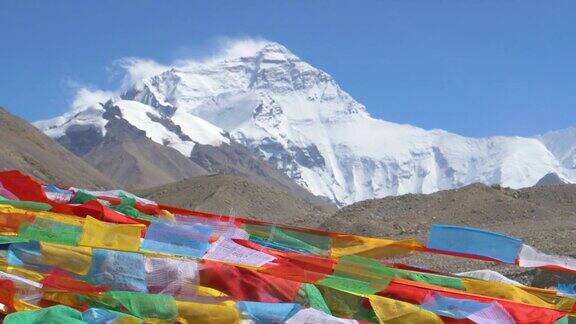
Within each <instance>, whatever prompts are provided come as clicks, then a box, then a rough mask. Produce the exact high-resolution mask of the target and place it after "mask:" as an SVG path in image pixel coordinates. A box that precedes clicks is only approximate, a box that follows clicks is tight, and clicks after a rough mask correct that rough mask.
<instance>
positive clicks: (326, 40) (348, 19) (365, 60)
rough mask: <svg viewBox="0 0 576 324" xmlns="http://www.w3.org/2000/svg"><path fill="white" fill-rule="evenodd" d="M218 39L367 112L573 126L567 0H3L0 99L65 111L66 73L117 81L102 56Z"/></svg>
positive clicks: (192, 52) (574, 52)
mask: <svg viewBox="0 0 576 324" xmlns="http://www.w3.org/2000/svg"><path fill="white" fill-rule="evenodd" d="M220 37H231V38H234V37H262V38H265V39H268V40H273V41H277V42H279V43H282V44H284V45H285V46H286V47H288V48H289V49H291V50H292V51H293V52H294V53H296V54H297V55H299V56H300V57H302V58H303V59H304V60H306V61H308V62H309V63H311V64H312V65H314V66H317V67H319V68H321V69H323V70H325V71H327V72H328V73H330V74H331V75H333V76H334V77H335V78H336V79H337V80H338V81H339V83H340V84H341V85H342V86H343V88H344V89H345V90H347V91H348V92H349V93H350V94H352V96H353V97H355V98H356V99H357V100H358V101H360V102H362V103H363V104H365V105H366V106H367V107H368V110H369V111H370V112H371V113H372V114H373V115H374V116H376V117H379V118H383V119H386V120H389V121H394V122H400V123H410V124H414V125H417V126H420V127H424V128H443V129H447V130H449V131H452V132H457V133H460V134H463V135H469V136H485V135H499V134H501V135H532V134H537V133H541V132H544V131H547V130H552V129H558V128H565V127H568V126H571V125H576V64H575V60H576V1H571V0H566V1H554V0H548V1H536V0H534V1H531V0H522V1H521V0H517V1H512V0H451V1H448V0H445V1H442V0H419V1H416V0H413V1H407V0H397V1H384V0H380V1H369V0H362V1H356V0H354V1H336V0H323V1H320V0H318V1H316V0H302V1H271V0H261V1H255V0H242V1H238V0H231V1H191V0H182V1H146V0H140V1H116V0H114V1H107V0H98V1H67V0H59V1H45V0H38V1H21V0H2V1H1V2H0V105H2V106H5V107H7V108H9V109H10V110H11V111H12V112H14V113H16V114H17V115H20V116H22V117H24V118H26V119H28V120H31V121H33V120H38V119H44V118H48V117H53V116H56V115H58V114H61V113H62V112H64V111H66V110H67V108H68V105H69V103H70V101H71V99H72V96H73V94H74V92H73V89H72V88H71V87H70V84H71V83H75V82H76V83H80V84H85V85H90V86H92V87H95V88H102V89H115V88H116V87H117V85H118V83H119V82H120V80H119V78H113V77H111V76H110V72H109V67H110V66H111V64H112V63H113V62H114V60H117V59H119V58H122V57H127V56H136V57H142V58H150V59H154V60H157V61H159V62H164V63H168V62H171V61H173V60H175V59H180V58H186V57H190V56H198V55H202V54H203V53H205V52H206V51H209V50H210V46H211V44H213V43H214V40H215V39H217V38H220Z"/></svg>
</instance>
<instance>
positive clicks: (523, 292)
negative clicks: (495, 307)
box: [462, 278, 574, 311]
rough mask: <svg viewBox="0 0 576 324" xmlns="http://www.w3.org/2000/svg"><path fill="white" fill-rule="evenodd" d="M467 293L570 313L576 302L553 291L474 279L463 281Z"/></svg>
mask: <svg viewBox="0 0 576 324" xmlns="http://www.w3.org/2000/svg"><path fill="white" fill-rule="evenodd" d="M462 283H463V284H464V288H465V289H466V292H469V293H472V294H478V295H484V296H490V297H495V298H501V299H506V300H512V301H515V302H520V303H524V304H529V305H535V306H542V307H546V308H555V309H560V310H564V311H570V310H571V309H572V307H573V306H574V301H573V300H571V299H568V298H562V297H558V296H556V295H555V294H553V291H547V290H545V289H537V288H529V289H527V288H526V287H520V286H514V285H509V284H505V283H500V282H493V281H482V280H474V279H465V278H463V279H462Z"/></svg>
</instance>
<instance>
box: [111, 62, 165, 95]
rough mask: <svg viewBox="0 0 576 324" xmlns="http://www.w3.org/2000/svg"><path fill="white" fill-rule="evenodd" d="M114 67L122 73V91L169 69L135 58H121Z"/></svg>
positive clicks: (156, 63)
mask: <svg viewBox="0 0 576 324" xmlns="http://www.w3.org/2000/svg"><path fill="white" fill-rule="evenodd" d="M115 65H117V66H119V67H120V68H121V69H122V70H123V71H124V76H123V78H122V90H123V89H126V88H128V87H130V86H132V85H134V84H137V83H139V82H140V81H142V80H143V79H147V78H150V77H153V76H155V75H158V74H160V73H162V72H164V71H166V70H169V69H170V66H166V65H162V64H160V63H158V62H156V61H153V60H148V59H141V58H136V57H128V58H122V59H120V60H118V61H116V62H115Z"/></svg>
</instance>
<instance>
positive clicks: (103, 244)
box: [79, 216, 145, 252]
mask: <svg viewBox="0 0 576 324" xmlns="http://www.w3.org/2000/svg"><path fill="white" fill-rule="evenodd" d="M144 228H145V226H144V225H140V224H138V225H131V224H111V223H106V222H101V221H99V220H97V219H95V218H92V217H90V216H88V217H86V221H85V222H84V227H83V231H82V236H81V237H80V242H79V245H82V246H90V247H98V248H104V249H111V250H120V251H129V252H137V251H138V250H139V249H140V236H141V234H142V230H143V229H144Z"/></svg>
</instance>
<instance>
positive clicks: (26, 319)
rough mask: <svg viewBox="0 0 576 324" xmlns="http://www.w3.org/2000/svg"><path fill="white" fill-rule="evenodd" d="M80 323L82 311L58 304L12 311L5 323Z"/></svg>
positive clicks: (81, 321)
mask: <svg viewBox="0 0 576 324" xmlns="http://www.w3.org/2000/svg"><path fill="white" fill-rule="evenodd" d="M44 323H51V324H80V323H84V321H83V320H82V313H80V312H79V311H77V310H75V309H74V308H71V307H68V306H64V305H57V306H52V307H47V308H43V309H38V310H31V311H22V312H16V313H12V314H10V315H8V316H6V318H5V319H4V324H44Z"/></svg>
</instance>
